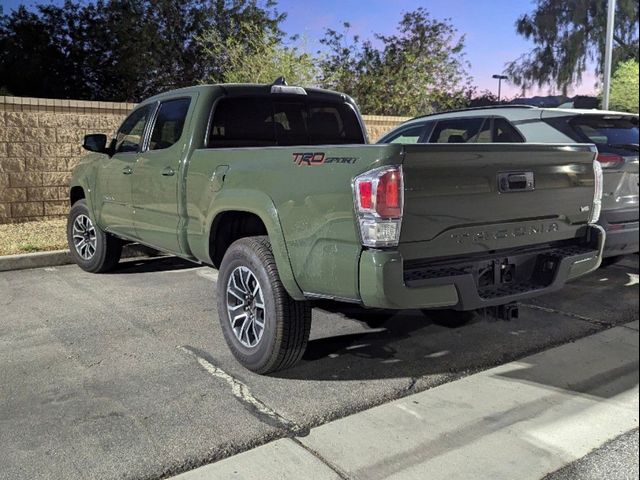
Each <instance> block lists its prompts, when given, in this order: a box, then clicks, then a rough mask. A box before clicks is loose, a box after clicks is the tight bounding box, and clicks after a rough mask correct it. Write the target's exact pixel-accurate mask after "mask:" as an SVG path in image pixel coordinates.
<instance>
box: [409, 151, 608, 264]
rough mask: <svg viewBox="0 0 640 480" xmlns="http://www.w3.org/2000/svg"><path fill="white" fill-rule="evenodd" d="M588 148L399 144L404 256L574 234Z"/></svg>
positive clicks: (589, 165)
mask: <svg viewBox="0 0 640 480" xmlns="http://www.w3.org/2000/svg"><path fill="white" fill-rule="evenodd" d="M595 154H596V151H595V147H593V146H592V145H581V144H573V145H555V144H554V145H542V144H486V145H481V144H473V145H455V144H450V143H448V144H442V145H438V144H430V145H407V146H405V147H404V154H403V163H402V168H403V171H404V182H405V197H404V215H403V222H402V230H401V235H400V250H401V251H402V252H403V256H404V258H405V259H411V258H420V257H429V258H437V257H447V256H454V255H468V254H472V253H480V252H488V251H494V250H502V249H511V248H518V247H523V246H531V245H536V244H543V243H549V242H555V241H559V240H566V239H570V238H575V237H577V236H578V235H579V234H580V233H579V231H580V229H581V228H582V229H583V228H584V226H585V225H586V224H587V222H588V219H589V215H590V213H591V209H592V208H593V196H594V188H595V187H594V183H595V182H594V178H595V174H594V169H593V161H594V158H595Z"/></svg>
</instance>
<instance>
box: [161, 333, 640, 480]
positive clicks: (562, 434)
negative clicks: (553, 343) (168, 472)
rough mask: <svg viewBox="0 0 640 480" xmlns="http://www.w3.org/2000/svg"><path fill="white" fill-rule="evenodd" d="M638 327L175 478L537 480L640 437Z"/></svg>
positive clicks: (478, 375) (487, 372)
mask: <svg viewBox="0 0 640 480" xmlns="http://www.w3.org/2000/svg"><path fill="white" fill-rule="evenodd" d="M638 325H639V322H638V321H634V322H632V323H628V324H626V325H621V326H617V327H615V328H612V329H610V330H604V331H602V332H599V333H596V334H594V335H591V336H588V337H585V338H583V339H580V340H577V341H576V342H574V343H567V344H564V345H561V346H559V347H555V348H552V349H549V350H544V351H542V352H540V353H536V354H533V355H531V356H528V357H525V358H522V359H520V360H516V361H514V362H509V363H507V364H504V365H500V366H498V367H494V368H491V369H488V370H484V371H481V372H478V373H476V374H473V375H470V376H468V377H464V378H461V379H459V380H456V381H453V382H450V383H445V384H444V385H441V386H439V387H435V388H432V389H428V390H425V391H423V392H420V393H416V394H413V395H409V396H407V397H404V398H400V399H398V400H394V401H392V402H389V403H385V404H382V405H380V406H378V407H374V408H372V409H369V410H364V411H361V412H359V413H355V414H353V415H350V416H347V417H344V418H341V419H338V420H334V421H333V422H330V423H326V424H324V425H320V426H318V427H314V428H312V429H311V430H310V431H309V433H308V435H306V436H301V437H296V438H282V439H279V440H276V441H274V442H270V443H267V444H264V445H262V446H259V447H257V448H254V449H252V450H248V451H246V452H243V453H240V454H237V455H234V456H232V457H229V458H227V459H224V460H221V461H219V462H216V463H212V464H209V465H205V466H203V467H200V468H197V469H195V470H191V471H188V472H186V473H183V474H181V475H178V476H176V477H171V478H170V480H216V479H220V478H225V479H227V478H229V479H231V478H237V479H240V478H242V479H243V480H262V479H265V478H268V479H272V478H273V479H275V478H277V479H279V480H285V479H286V480H289V479H291V480H297V479H299V478H314V479H318V480H325V479H326V480H341V479H346V478H371V479H383V478H394V479H396V478H403V479H407V480H414V479H415V480H421V479H424V478H426V477H428V478H430V479H434V480H435V479H440V480H449V479H456V478H473V479H476V480H511V479H513V478H518V479H522V480H537V479H540V478H542V477H544V476H545V475H546V474H548V473H549V472H554V471H556V470H558V469H560V468H562V467H565V466H566V465H568V464H571V463H573V462H574V461H576V460H578V459H581V458H583V457H585V456H586V455H588V454H589V453H590V452H592V451H594V450H596V449H598V448H600V447H602V445H603V444H604V443H606V442H607V441H608V440H611V439H614V438H617V437H619V436H620V435H622V434H624V433H626V432H629V431H633V430H635V429H637V428H638V381H637V378H638V366H637V361H634V359H637V356H638V335H637V330H638ZM630 330H635V331H636V334H635V335H633V334H630ZM514 459H515V460H514Z"/></svg>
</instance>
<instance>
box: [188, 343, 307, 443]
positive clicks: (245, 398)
mask: <svg viewBox="0 0 640 480" xmlns="http://www.w3.org/2000/svg"><path fill="white" fill-rule="evenodd" d="M176 348H177V349H178V350H180V351H181V352H183V353H186V354H187V355H189V356H191V357H193V358H195V359H196V361H197V362H198V364H199V365H200V366H201V367H202V368H203V369H204V370H205V371H206V372H207V373H209V374H210V375H212V376H213V377H216V378H219V379H221V380H224V381H225V382H226V383H227V385H229V387H230V388H231V393H232V394H233V395H234V396H235V397H236V398H237V399H238V400H240V402H242V403H243V404H244V405H247V406H248V407H250V409H251V410H253V411H257V412H258V413H259V414H260V415H262V416H263V417H266V418H268V419H270V420H272V422H269V423H275V424H276V425H278V426H280V427H282V428H284V429H285V430H287V431H289V432H291V433H292V434H293V435H306V434H307V433H308V429H305V428H303V427H301V426H300V425H298V424H296V423H295V422H293V421H291V420H289V419H287V418H284V417H283V416H282V415H280V414H279V413H278V412H276V411H275V410H273V409H272V408H270V407H269V406H267V405H265V404H264V402H262V401H260V400H259V399H257V398H256V397H255V396H254V395H253V394H252V393H251V390H250V389H249V387H248V386H247V385H246V384H245V383H243V382H241V381H240V380H238V379H237V378H235V377H234V376H232V375H230V374H228V373H227V372H225V371H224V370H223V369H221V368H220V367H217V366H215V365H214V364H213V363H211V362H210V361H209V360H207V359H206V358H204V357H203V356H202V355H200V354H198V353H197V352H196V351H195V350H194V349H193V348H192V347H189V346H181V345H178V346H177V347H176Z"/></svg>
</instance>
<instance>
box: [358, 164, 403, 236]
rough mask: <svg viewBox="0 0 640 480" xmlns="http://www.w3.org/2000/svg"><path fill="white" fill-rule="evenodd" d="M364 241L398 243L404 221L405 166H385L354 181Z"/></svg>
mask: <svg viewBox="0 0 640 480" xmlns="http://www.w3.org/2000/svg"><path fill="white" fill-rule="evenodd" d="M353 187H354V196H355V203H356V215H357V217H358V224H359V227H360V236H361V240H362V244H363V245H365V246H367V247H392V246H397V245H398V241H399V239H400V226H401V224H402V207H403V205H402V204H403V193H404V185H403V179H402V167H400V166H394V167H383V168H377V169H375V170H371V171H369V172H366V173H363V174H362V175H359V176H357V177H356V178H355V179H354V182H353Z"/></svg>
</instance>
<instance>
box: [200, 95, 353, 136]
mask: <svg viewBox="0 0 640 480" xmlns="http://www.w3.org/2000/svg"><path fill="white" fill-rule="evenodd" d="M362 143H364V135H363V133H362V128H361V127H360V122H359V120H358V116H357V115H356V112H355V111H354V109H353V108H351V106H350V105H348V104H346V103H338V102H330V101H327V102H324V101H320V100H313V99H308V98H300V96H284V95H283V96H277V97H266V96H265V97H259V96H258V97H228V98H225V99H222V100H220V101H219V102H218V104H217V106H216V107H215V111H214V114H213V118H212V122H211V128H210V132H209V141H208V146H209V147H210V148H222V147H260V146H265V147H266V146H276V145H278V146H288V145H291V146H293V145H328V144H362Z"/></svg>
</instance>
